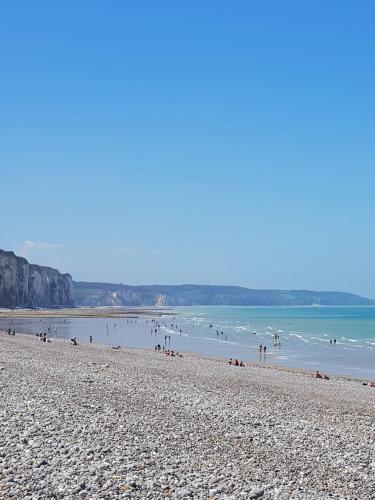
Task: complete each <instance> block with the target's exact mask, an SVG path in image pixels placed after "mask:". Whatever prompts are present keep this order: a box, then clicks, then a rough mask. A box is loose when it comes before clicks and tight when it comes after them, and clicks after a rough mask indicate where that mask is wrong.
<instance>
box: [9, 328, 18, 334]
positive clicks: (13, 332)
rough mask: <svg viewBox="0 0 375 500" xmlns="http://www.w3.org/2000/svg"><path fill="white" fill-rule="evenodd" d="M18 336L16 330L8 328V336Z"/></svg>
mask: <svg viewBox="0 0 375 500" xmlns="http://www.w3.org/2000/svg"><path fill="white" fill-rule="evenodd" d="M15 334H16V330H13V331H12V330H11V329H10V328H8V335H15Z"/></svg>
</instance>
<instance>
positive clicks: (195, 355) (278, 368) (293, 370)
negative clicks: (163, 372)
mask: <svg viewBox="0 0 375 500" xmlns="http://www.w3.org/2000/svg"><path fill="white" fill-rule="evenodd" d="M1 336H6V337H8V333H7V332H6V331H4V330H0V338H1ZM9 337H11V338H14V337H13V335H9ZM15 337H25V338H30V337H31V338H33V339H36V338H37V337H36V335H35V334H33V333H16V335H15ZM48 338H49V340H50V343H54V342H59V343H61V344H64V345H71V343H70V339H68V338H65V337H58V336H56V337H48ZM38 340H39V342H40V339H38ZM47 343H48V342H47ZM114 345H116V344H111V343H102V342H97V341H95V342H93V343H92V344H90V342H83V341H79V343H78V346H77V347H79V346H81V347H93V348H98V349H101V348H102V349H110V350H114V349H113V346H114ZM116 350H117V349H116ZM122 350H126V351H135V352H140V353H156V354H160V355H163V354H164V353H163V352H162V351H160V352H156V351H155V350H154V349H152V348H147V347H132V346H127V345H121V348H120V349H118V351H122ZM179 354H182V355H183V357H187V358H192V359H197V360H201V361H202V362H203V361H212V362H216V363H220V364H224V365H229V358H225V357H222V356H215V355H205V354H202V353H199V352H195V351H189V350H187V351H179ZM164 355H165V354H164ZM229 366H230V365H229ZM233 366H234V365H233ZM246 367H247V368H253V369H259V370H271V371H275V372H282V373H289V374H295V375H303V376H305V377H309V378H314V377H313V373H314V371H315V370H307V369H305V368H299V367H291V366H285V365H276V364H275V365H273V364H270V363H267V364H265V363H258V362H256V361H251V360H249V361H246V362H245V364H244V367H238V368H246ZM236 368H237V367H236ZM335 380H344V381H348V382H355V383H359V384H361V385H362V383H363V382H364V381H369V380H370V379H366V378H358V377H350V376H347V375H341V374H337V373H330V374H329V380H328V381H335ZM374 392H375V389H374Z"/></svg>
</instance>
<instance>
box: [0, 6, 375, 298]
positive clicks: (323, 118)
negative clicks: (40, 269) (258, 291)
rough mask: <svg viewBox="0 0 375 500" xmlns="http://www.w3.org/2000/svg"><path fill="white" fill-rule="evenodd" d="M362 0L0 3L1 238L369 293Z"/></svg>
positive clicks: (100, 275)
mask: <svg viewBox="0 0 375 500" xmlns="http://www.w3.org/2000/svg"><path fill="white" fill-rule="evenodd" d="M374 14H375V6H374V4H373V2H369V1H360V2H353V1H350V2H349V1H331V2H326V1H314V2H310V1H288V0H286V1H284V2H279V1H239V0H238V1H233V2H229V1H217V0H216V1H213V0H212V1H208V0H207V1H205V2H202V1H193V0H191V1H189V2H184V1H183V2H175V1H163V0H158V1H151V0H149V1H142V0H137V1H136V2H135V1H119V0H118V1H114V0H109V1H107V2H103V1H93V0H91V1H84V0H80V1H78V2H77V1H75V2H72V1H64V2H54V3H51V2H47V1H45V2H42V1H38V0H35V1H34V2H27V1H20V2H11V1H4V2H1V5H0V61H1V64H0V180H1V196H0V209H1V213H2V217H1V218H0V230H1V232H0V234H1V236H0V247H3V248H6V249H12V250H14V251H16V252H17V253H20V254H21V253H22V254H23V255H25V256H26V257H27V258H28V259H29V260H30V261H34V262H37V263H40V264H47V265H53V266H57V267H59V268H60V269H61V270H62V271H67V272H70V273H71V274H72V275H73V277H74V278H75V279H77V280H79V279H81V280H98V281H114V282H126V283H187V282H188V283H192V282H198V283H218V284H238V285H244V286H250V287H256V288H309V289H321V290H347V291H354V292H358V293H361V294H364V295H367V296H371V297H375V270H374V255H375V231H374V215H375V201H374V200H375V197H374V186H375V169H374V149H375V141H374V139H375V137H374V135H375V123H374V122H375V109H374V108H375V104H374V102H375V101H374V89H375V71H374V69H375V68H374V64H375V63H374V57H373V54H374V52H375V34H374V30H373V26H374V22H375V15H374Z"/></svg>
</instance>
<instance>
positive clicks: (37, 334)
mask: <svg viewBox="0 0 375 500" xmlns="http://www.w3.org/2000/svg"><path fill="white" fill-rule="evenodd" d="M35 335H36V336H37V337H38V338H39V339H40V340H41V341H42V342H51V341H50V339H48V338H47V332H44V333H42V332H39V333H36V334H35Z"/></svg>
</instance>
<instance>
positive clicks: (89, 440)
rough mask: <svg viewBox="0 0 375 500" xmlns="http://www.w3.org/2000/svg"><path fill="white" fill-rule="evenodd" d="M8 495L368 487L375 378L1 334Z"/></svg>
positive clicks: (347, 493)
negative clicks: (368, 382) (367, 381)
mask: <svg viewBox="0 0 375 500" xmlns="http://www.w3.org/2000/svg"><path fill="white" fill-rule="evenodd" d="M0 380H1V386H0V390H1V397H0V425H1V433H0V498H4V499H55V498H56V499H75V498H77V499H78V498H87V499H93V500H94V499H112V498H155V499H170V498H172V499H174V498H176V499H177V498H187V499H189V498H192V499H194V498H195V499H208V498H212V499H216V498H217V499H233V500H235V499H242V498H243V499H251V498H262V499H283V500H284V499H285V500H287V499H288V500H289V499H311V500H313V499H314V500H317V499H330V498H335V499H347V500H348V499H353V500H354V499H371V498H374V497H375V423H374V422H375V420H374V417H375V389H373V388H370V387H368V386H363V385H362V384H361V382H360V381H357V380H348V379H345V378H340V377H336V378H331V379H330V380H318V379H314V378H312V377H311V374H309V373H305V372H301V371H298V370H288V369H277V368H271V367H262V368H260V367H258V366H256V365H252V364H246V367H244V368H240V367H236V366H230V365H229V364H228V363H227V362H226V361H225V360H220V359H209V358H206V357H202V356H199V355H196V354H189V353H184V354H183V357H182V358H172V357H167V356H165V355H163V354H161V353H157V352H153V351H151V350H142V349H127V348H122V349H119V350H113V349H111V348H110V347H109V346H105V345H95V344H93V345H86V344H81V345H78V346H72V345H70V344H69V342H67V341H63V340H57V339H53V340H52V342H51V343H43V342H40V341H39V340H38V339H37V338H35V337H32V336H27V335H16V336H15V337H13V336H8V335H6V334H4V333H2V334H0Z"/></svg>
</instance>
